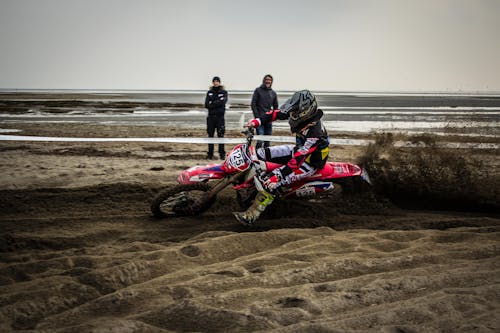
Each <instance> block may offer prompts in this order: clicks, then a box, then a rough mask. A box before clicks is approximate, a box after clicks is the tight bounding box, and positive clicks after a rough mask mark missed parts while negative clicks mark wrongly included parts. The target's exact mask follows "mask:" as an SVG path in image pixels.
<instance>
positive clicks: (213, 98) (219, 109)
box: [205, 86, 227, 116]
mask: <svg viewBox="0 0 500 333" xmlns="http://www.w3.org/2000/svg"><path fill="white" fill-rule="evenodd" d="M226 102H227V91H226V90H224V86H218V87H211V88H210V90H209V91H207V96H206V97H205V107H206V108H207V109H208V115H209V116H222V115H224V113H225V112H226Z"/></svg>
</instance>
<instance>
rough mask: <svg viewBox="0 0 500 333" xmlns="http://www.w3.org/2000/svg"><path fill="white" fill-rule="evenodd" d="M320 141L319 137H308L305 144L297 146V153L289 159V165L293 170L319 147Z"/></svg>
mask: <svg viewBox="0 0 500 333" xmlns="http://www.w3.org/2000/svg"><path fill="white" fill-rule="evenodd" d="M318 141H319V138H307V139H306V141H305V142H304V144H303V145H301V146H297V147H296V148H295V153H294V154H293V157H292V158H291V159H290V161H288V163H287V166H288V167H290V169H292V170H295V169H298V168H299V167H300V166H301V165H302V163H303V162H304V161H305V159H306V158H307V156H309V155H311V154H312V153H313V152H314V151H315V150H316V149H317V148H318V145H317V143H318Z"/></svg>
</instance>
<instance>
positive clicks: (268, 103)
mask: <svg viewBox="0 0 500 333" xmlns="http://www.w3.org/2000/svg"><path fill="white" fill-rule="evenodd" d="M272 85H273V77H272V76H271V74H267V75H266V76H264V79H262V85H261V86H260V87H257V88H256V89H255V91H254V92H253V96H252V112H253V116H254V117H255V118H261V117H262V116H263V115H264V114H266V112H269V111H272V110H276V109H277V108H278V96H277V95H276V92H275V91H274V90H273V89H272V88H271V87H272ZM257 134H261V135H262V134H264V135H271V134H273V125H272V124H271V122H269V123H266V124H262V125H261V126H259V127H257ZM260 147H262V141H257V144H256V145H255V148H260ZM267 147H269V141H264V148H267Z"/></svg>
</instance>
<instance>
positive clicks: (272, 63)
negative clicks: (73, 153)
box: [0, 0, 500, 92]
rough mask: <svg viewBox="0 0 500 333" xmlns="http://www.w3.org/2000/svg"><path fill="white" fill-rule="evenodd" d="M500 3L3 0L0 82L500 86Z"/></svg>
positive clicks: (55, 85) (39, 85) (35, 85)
mask: <svg viewBox="0 0 500 333" xmlns="http://www.w3.org/2000/svg"><path fill="white" fill-rule="evenodd" d="M499 40H500V0H377V1H375V0H373V1H369V0H365V1H356V0H345V1H344V0H325V1H320V0H304V1H293V0H283V1H277V0H274V1H273V0H267V1H261V0H252V1H235V0H218V1H206V0H205V1H204V0H200V1H194V0H193V1H189V0H184V1H179V0H176V1H169V0H158V1H152V0H150V1H148V0H144V1H131V0H130V1H129V0H74V1H72V0H44V1H40V0H0V49H1V51H0V88H3V89H5V88H31V89H206V88H207V87H208V85H209V84H210V81H211V78H212V76H214V75H219V76H221V77H222V81H223V84H225V85H226V86H227V87H228V89H242V90H247V89H254V88H255V87H256V86H257V85H259V84H260V82H261V80H262V77H263V76H264V74H266V73H270V74H272V75H273V76H274V77H275V83H274V88H275V89H277V90H295V89H302V88H308V89H312V90H333V91H338V90H341V91H346V90H349V91H446V92H455V91H494V92H500V42H499Z"/></svg>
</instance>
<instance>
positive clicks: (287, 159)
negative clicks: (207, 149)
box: [233, 90, 329, 225]
mask: <svg viewBox="0 0 500 333" xmlns="http://www.w3.org/2000/svg"><path fill="white" fill-rule="evenodd" d="M322 116H323V111H322V110H321V109H318V104H317V102H316V97H315V96H314V95H313V94H312V93H311V92H310V91H309V90H301V91H298V92H296V93H294V94H293V96H292V97H291V98H290V99H288V100H287V101H286V102H285V103H284V104H283V105H282V106H281V107H280V108H279V109H278V110H271V111H269V112H267V113H266V114H264V115H263V116H261V117H259V118H255V119H251V120H250V121H249V122H248V123H247V124H246V126H247V127H250V128H255V127H259V126H261V125H262V124H265V123H267V122H272V121H275V120H285V119H288V123H289V124H290V130H291V132H292V133H294V134H295V136H296V144H295V146H294V145H280V146H271V147H267V148H258V149H256V155H257V158H258V159H260V160H264V161H269V162H273V163H279V164H283V165H282V166H281V167H279V168H277V169H275V170H273V171H272V172H270V173H269V174H268V175H267V176H266V177H265V179H263V187H264V190H263V191H260V192H259V193H257V196H256V197H255V201H254V203H253V204H252V206H250V207H249V208H248V209H247V210H246V211H245V212H234V213H233V214H234V216H235V217H236V219H237V220H238V221H240V222H241V223H243V224H246V225H252V224H253V223H254V222H255V221H256V220H257V218H258V217H259V216H260V214H261V213H262V212H263V211H264V210H265V209H266V207H267V206H269V205H270V204H271V203H272V202H273V200H274V197H275V196H276V194H277V193H278V192H279V189H280V187H281V186H283V185H290V184H292V183H294V182H296V181H299V180H301V179H303V178H305V177H308V176H311V175H313V174H314V173H315V172H316V170H318V169H321V168H322V167H323V166H324V165H325V163H326V160H327V158H328V145H329V140H328V133H327V132H326V129H325V127H324V126H323V124H322V122H321V117H322Z"/></svg>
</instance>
